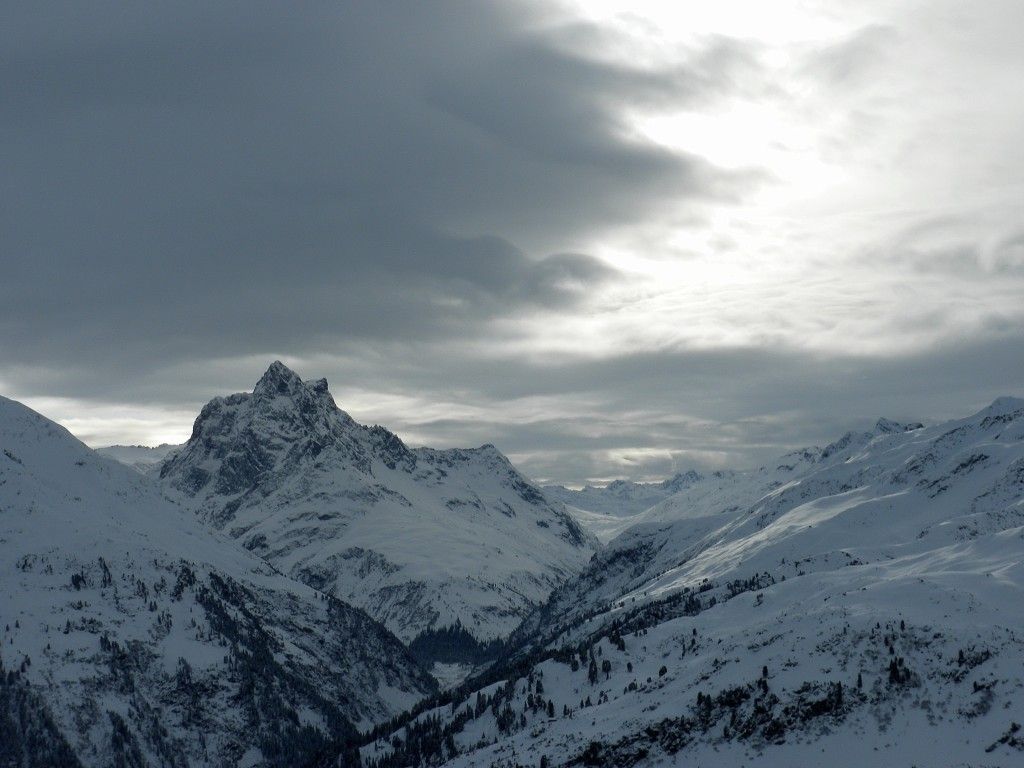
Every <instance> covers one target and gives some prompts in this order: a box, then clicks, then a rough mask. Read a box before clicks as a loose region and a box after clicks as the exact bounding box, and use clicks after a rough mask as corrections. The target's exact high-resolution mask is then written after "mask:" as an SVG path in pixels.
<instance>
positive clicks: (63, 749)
mask: <svg viewBox="0 0 1024 768" xmlns="http://www.w3.org/2000/svg"><path fill="white" fill-rule="evenodd" d="M0 571H2V574H3V576H2V578H0V664H2V668H3V672H2V673H0V763H2V764H3V765H12V766H13V765H17V766H64V765H68V766H71V765H86V766H110V765H119V766H121V765H123V766H175V767H178V766H201V765H204V766H205V765H225V766H227V765H230V766H235V765H282V766H285V765H289V766H290V765H294V764H296V763H299V762H300V761H301V760H302V759H303V756H308V755H310V754H312V753H313V752H315V751H316V750H317V749H319V748H322V747H323V745H324V744H326V743H328V741H329V740H330V741H331V742H333V741H334V740H336V739H344V738H345V737H346V736H350V735H352V734H353V733H354V729H355V728H357V727H366V726H369V725H372V724H374V723H377V722H380V721H381V720H384V719H386V718H388V717H390V716H392V715H394V714H395V713H396V712H398V711H400V710H402V709H405V708H407V707H409V706H411V705H412V704H414V703H415V702H416V701H417V700H418V699H420V698H421V697H422V696H424V695H426V694H429V693H431V692H432V691H434V690H435V684H434V682H433V680H432V679H431V678H430V677H429V676H428V675H427V674H426V673H425V672H424V671H423V670H422V669H421V668H420V667H419V666H418V665H417V663H416V662H415V661H414V660H413V659H412V658H411V656H410V655H409V654H408V652H407V651H406V649H405V648H404V646H403V645H402V644H401V643H400V642H399V641H398V639H397V638H395V637H394V636H393V635H392V634H391V633H390V632H388V631H387V630H386V629H385V628H384V627H383V626H381V625H380V624H379V623H377V622H376V621H374V620H373V619H371V618H370V617H369V616H367V615H366V614H365V613H363V612H362V611H359V610H357V609H355V608H352V607H350V606H348V605H346V604H344V603H343V602H341V601H339V600H337V599H335V598H333V597H332V598H329V597H328V596H327V595H324V594H322V593H319V592H317V591H315V590H314V589H312V588H311V587H309V586H307V585H304V584H300V583H298V582H296V581H293V580H291V579H289V578H287V577H285V576H283V575H281V574H280V573H278V572H277V571H275V570H274V569H273V568H272V567H271V566H269V565H268V564H266V563H265V562H263V561H262V560H260V559H259V558H257V557H255V556H254V555H252V554H251V553H249V552H246V551H245V550H243V549H242V548H240V547H239V546H238V545H237V543H236V542H234V541H232V540H230V539H228V538H226V537H223V536H220V535H218V534H214V533H212V532H210V531H208V530H207V529H206V528H205V527H203V526H202V525H201V524H200V523H199V521H197V520H196V519H195V516H194V515H193V514H192V513H191V512H189V511H187V510H184V509H181V508H180V507H178V506H177V505H175V504H173V503H171V502H169V501H168V500H166V499H165V498H164V497H163V496H162V494H161V492H160V489H159V488H158V487H157V486H156V485H155V483H153V481H151V480H150V479H148V478H146V477H143V476H142V475H140V474H138V473H137V472H135V471H133V470H131V469H129V468H128V467H125V466H123V465H121V464H118V463H116V462H115V461H113V460H110V459H107V458H104V457H102V456H100V455H98V454H97V453H96V452H94V451H92V450H90V449H89V448H87V447H86V446H85V445H83V444H82V443H80V442H79V441H78V440H76V439H75V438H74V437H72V436H71V435H70V434H69V433H68V432H67V431H66V430H65V429H64V428H63V427H60V426H58V425H56V424H54V423H53V422H51V421H49V420H47V419H46V418H44V417H43V416H40V415H39V414H37V413H35V412H34V411H31V410H30V409H28V408H26V407H25V406H23V405H21V404H19V403H16V402H14V401H11V400H8V399H5V398H0Z"/></svg>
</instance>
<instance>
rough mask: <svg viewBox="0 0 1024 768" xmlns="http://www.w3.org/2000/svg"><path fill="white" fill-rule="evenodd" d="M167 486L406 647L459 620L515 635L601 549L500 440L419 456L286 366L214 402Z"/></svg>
mask: <svg viewBox="0 0 1024 768" xmlns="http://www.w3.org/2000/svg"><path fill="white" fill-rule="evenodd" d="M159 477H160V482H161V484H162V486H163V487H164V489H165V491H166V492H167V493H168V494H169V495H170V496H171V497H172V498H175V499H176V500H178V501H180V503H182V504H183V505H186V506H188V507H189V508H191V509H193V510H194V511H195V512H196V513H197V514H198V515H199V516H200V518H201V519H203V520H204V521H206V522H207V523H208V524H210V525H212V526H214V527H215V528H217V529H220V530H223V531H224V532H225V533H227V534H229V535H230V536H232V537H235V538H238V539H239V540H240V541H241V542H242V543H243V545H244V546H245V547H247V548H248V549H250V550H252V551H253V552H254V553H256V554H259V555H260V556H261V557H263V558H265V559H266V560H267V561H268V562H270V563H272V564H274V566H275V567H277V568H279V569H280V570H282V571H283V572H285V573H288V574H290V575H292V576H294V577H295V578H298V579H300V580H301V581H304V582H305V583H307V584H310V585H312V586H314V587H316V588H318V589H322V590H325V591H327V592H330V593H332V594H334V595H336V596H338V597H339V598H341V599H343V600H346V601H350V602H352V603H353V604H355V605H358V606H360V607H362V608H364V609H365V610H366V611H368V612H369V613H370V614H371V615H373V616H375V617H376V618H378V619H379V620H380V621H382V622H383V623H384V624H385V625H386V626H388V627H389V628H390V629H391V630H392V631H394V632H395V633H396V634H397V635H398V636H399V637H401V638H402V639H403V640H405V641H407V642H408V641H411V640H413V639H414V638H416V637H417V636H419V635H421V634H422V633H424V632H430V631H433V630H442V629H445V628H450V627H454V626H456V625H461V627H463V628H465V630H466V631H467V632H468V633H470V634H471V635H472V636H473V637H475V638H476V639H477V640H479V641H482V642H486V641H490V640H493V639H496V638H501V637H504V636H506V635H508V634H509V633H510V632H511V631H512V630H513V629H514V628H515V627H516V626H517V625H518V623H519V622H520V621H521V620H522V618H523V617H524V616H525V615H526V613H528V612H529V611H530V610H531V609H532V608H533V607H535V606H536V605H538V604H540V602H541V601H542V600H543V599H544V598H546V597H547V595H548V594H549V593H550V591H551V590H552V589H553V588H555V587H556V586H557V585H558V584H560V583H562V582H563V581H565V580H566V579H567V578H569V577H571V576H572V575H573V574H575V573H577V572H579V571H580V570H581V569H582V568H583V567H584V566H585V565H586V563H587V561H588V560H589V559H590V557H591V555H592V554H593V553H594V551H596V549H597V547H598V545H597V543H596V541H595V540H594V539H593V537H591V536H590V535H589V534H587V533H586V532H584V531H583V529H581V528H580V526H579V525H578V524H577V522H576V521H575V520H574V519H573V518H572V517H571V516H570V515H569V514H567V513H566V511H565V510H564V507H563V505H561V504H560V503H558V502H555V501H550V500H549V499H548V498H547V497H546V496H545V494H544V493H543V492H542V491H541V490H540V489H538V488H537V487H536V486H534V485H533V484H531V483H530V482H529V481H528V480H526V478H524V477H523V476H522V475H521V474H520V473H519V472H517V471H516V469H515V468H514V467H513V466H512V465H511V464H510V463H509V461H508V459H507V458H505V456H503V455H502V454H501V453H500V452H499V451H498V450H497V449H496V448H495V447H494V446H492V445H485V446H482V447H480V448H476V449H452V450H434V449H430V448H416V449H410V448H408V447H407V446H406V445H405V444H404V443H403V442H402V441H401V439H399V438H398V436H397V435H395V434H394V433H392V432H390V431H389V430H387V429H385V428H384V427H380V426H373V427H366V426H363V425H360V424H358V423H356V422H355V420H353V419H352V418H351V416H349V415H348V414H347V413H345V412H344V411H342V410H340V409H339V408H338V407H337V405H336V404H335V402H334V400H333V398H332V397H331V395H330V392H329V391H328V387H327V382H326V380H324V379H320V380H316V381H303V380H302V379H301V378H299V376H298V375H297V374H295V372H294V371H292V370H290V369H289V368H288V367H287V366H285V365H284V364H282V363H280V362H275V363H273V364H272V365H271V366H270V367H269V368H268V369H267V371H266V373H265V374H264V375H263V376H262V377H261V378H260V380H259V382H257V384H256V386H255V388H254V389H253V391H252V393H241V394H234V395H229V396H227V397H218V398H214V399H213V400H211V401H210V402H209V403H208V404H207V405H206V406H204V407H203V409H202V411H201V412H200V414H199V416H198V418H197V419H196V422H195V426H194V429H193V433H192V436H191V437H190V439H189V440H188V442H186V443H185V444H184V445H183V446H182V447H181V448H180V449H179V450H178V451H176V452H175V453H174V454H173V455H171V456H169V457H168V458H167V460H166V461H165V462H164V463H163V464H162V465H161V467H160V471H159Z"/></svg>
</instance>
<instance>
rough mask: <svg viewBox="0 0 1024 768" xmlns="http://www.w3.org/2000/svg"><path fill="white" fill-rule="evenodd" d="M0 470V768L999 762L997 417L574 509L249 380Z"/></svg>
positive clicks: (290, 382) (1002, 619) (1019, 418)
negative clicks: (105, 440) (141, 431)
mask: <svg viewBox="0 0 1024 768" xmlns="http://www.w3.org/2000/svg"><path fill="white" fill-rule="evenodd" d="M0 448H2V453H0V569H2V572H3V577H2V580H0V630H2V632H3V634H2V635H0V663H2V664H3V674H2V676H0V765H3V766H7V765H11V766H19V767H20V766H64V765H67V766H133V767H135V766H140V767H141V766H153V767H154V768H155V767H157V766H159V767H161V768H163V767H164V766H167V767H168V768H178V767H184V766H195V767H199V766H264V765H267V766H355V765H361V766H364V768H387V767H389V766H426V765H431V766H434V765H451V766H467V767H468V766H480V767H481V768H482V767H485V766H488V767H489V766H503V767H505V768H513V767H516V766H531V767H534V768H537V767H540V768H546V767H553V766H659V765H680V766H683V765H685V766H690V765H693V766H709V767H715V766H722V767H725V766H766V767H768V768H782V767H783V766H787V767H788V766H798V767H807V768H810V767H811V766H819V765H823V764H828V765H830V766H835V767H836V768H845V767H846V766H850V767H851V768H852V767H853V766H865V765H884V766H921V767H924V766H934V767H936V768H938V767H939V766H943V767H946V766H959V767H961V768H967V767H971V768H975V767H977V768H980V767H982V766H1016V765H1024V731H1022V728H1021V723H1024V564H1022V560H1024V400H1016V399H1012V398H1000V399H999V400H996V401H995V402H994V403H992V404H991V405H990V406H988V407H986V408H984V409H983V410H981V411H979V412H978V413H975V414H974V415H971V416H968V417H966V418H963V419H960V420H957V421H951V422H946V423H939V424H933V425H929V426H923V425H921V424H916V423H911V424H901V423H896V422H893V421H889V420H886V419H879V420H878V422H877V423H876V424H875V426H874V427H873V428H872V429H871V430H867V431H862V432H849V433H847V434H845V435H843V436H842V437H840V438H839V439H838V440H836V441H835V442H833V443H831V444H829V445H827V446H825V447H808V448H803V449H800V450H796V451H793V452H791V453H788V454H786V455H784V456H781V457H780V458H779V459H778V460H776V461H773V462H771V463H770V464H768V465H766V466H763V467H759V468H755V469H744V468H737V469H734V470H721V471H704V470H701V471H697V470H690V471H685V472H682V473H679V474H677V475H675V476H673V477H671V478H668V479H666V480H664V481H662V482H654V483H634V482H629V481H626V480H621V481H616V482H613V483H610V484H608V485H607V486H601V487H597V486H588V487H586V488H583V489H581V490H573V489H567V488H563V487H560V486H543V487H539V486H537V485H535V484H534V483H532V482H531V481H530V480H529V479H528V478H526V477H524V476H523V475H522V474H520V473H519V472H518V471H517V470H516V469H515V468H514V467H513V466H512V464H511V463H510V462H509V461H508V459H507V458H505V456H503V455H502V454H501V453H500V452H499V451H498V450H497V449H496V448H495V447H493V446H491V445H485V446H482V447H480V448H474V449H448V450H434V449H430V448H411V447H408V446H407V445H405V444H404V443H403V442H402V440H401V439H400V438H399V437H398V436H396V435H395V434H393V433H392V432H390V431H389V430H387V429H385V428H384V427H380V426H371V427H367V426H363V425H361V424H358V423H357V422H356V421H355V420H353V419H352V418H351V417H350V416H349V415H348V414H346V413H345V412H344V411H342V410H340V409H339V408H338V407H337V406H336V405H335V403H334V400H333V398H332V397H331V395H330V393H329V391H328V387H327V383H326V381H324V380H318V381H303V380H302V379H301V378H300V377H299V376H298V375H297V374H296V373H295V372H293V371H291V370H290V369H289V368H287V367H286V366H285V365H283V364H281V363H278V362H275V363H273V364H272V365H271V366H270V368H269V369H268V370H267V371H266V373H265V374H264V375H263V377H262V378H261V379H260V380H259V381H258V383H257V384H256V386H255V388H254V389H253V391H252V392H251V393H243V394H234V395H229V396H227V397H217V398H214V399H213V400H211V401H210V402H209V403H208V404H207V405H206V406H205V407H204V408H203V409H202V411H201V412H200V414H199V416H198V418H197V419H196V421H195V425H194V428H193V432H192V436H191V437H190V438H189V440H188V441H187V442H186V443H185V444H184V445H181V446H160V447H159V448H158V449H152V450H148V449H145V448H143V447H139V446H113V447H111V448H109V449H103V453H105V455H101V453H99V452H97V451H93V450H91V449H89V448H88V447H86V446H85V445H83V444H82V443H81V442H79V441H78V440H76V439H75V438H74V437H73V436H71V435H70V434H69V433H68V432H67V431H66V430H65V429H64V428H63V427H60V426H58V425H57V424H55V423H53V422H51V421H49V420H47V419H46V418H45V417H43V416H41V415H39V414H37V413H35V412H34V411H32V410H30V409H28V408H26V407H25V406H22V405H20V404H19V403H16V402H13V401H11V400H6V399H2V398H0ZM118 462H121V463H118Z"/></svg>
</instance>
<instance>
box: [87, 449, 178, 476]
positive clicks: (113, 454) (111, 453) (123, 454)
mask: <svg viewBox="0 0 1024 768" xmlns="http://www.w3.org/2000/svg"><path fill="white" fill-rule="evenodd" d="M180 447H181V446H179V445H169V444H168V443H162V444H161V445H157V446H153V447H150V446H148V445H106V446H103V447H102V448H97V449H96V453H98V454H99V455H100V456H106V457H107V458H108V459H113V460H114V461H119V462H121V463H122V464H125V465H127V466H129V467H131V468H132V469H134V470H136V471H137V472H141V473H142V474H144V475H145V474H148V473H149V472H150V471H152V470H153V468H154V467H158V466H159V465H160V463H161V462H162V461H164V459H166V458H167V457H168V456H169V455H170V454H171V453H172V452H173V451H176V450H177V449H178V448H180Z"/></svg>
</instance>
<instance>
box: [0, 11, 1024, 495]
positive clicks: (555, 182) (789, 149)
mask: <svg viewBox="0 0 1024 768" xmlns="http://www.w3.org/2000/svg"><path fill="white" fill-rule="evenodd" d="M1022 29H1024V3H1021V2H1019V0H1005V1H1004V2H999V1H998V0H986V2H980V3H978V2H966V1H965V0H964V1H962V2H948V1H947V0H923V1H922V2H912V1H907V0H894V1H893V2H883V1H874V0H872V1H871V2H858V3H850V2H840V1H837V2H815V1H813V0H808V1H806V2H771V3H766V2H763V1H759V0H752V1H751V2H724V1H722V0H718V1H717V2H714V3H710V2H704V3H689V2H638V1H637V0H629V1H628V2H621V3H619V2H594V1H593V0H587V2H581V3H579V4H571V3H569V4H564V5H555V4H552V3H502V4H498V3H476V2H472V3H471V2H464V3H438V2H415V3H414V2H407V3H387V4H381V3H348V2H318V3H303V4H292V3H253V2H244V3H237V4H235V3H228V2H215V3H211V2H209V0H201V1H196V2H183V1H181V0H177V1H176V2H173V3H138V2H130V3H127V2H126V3H112V2H103V1H102V0H100V1H97V2H91V3H81V2H78V1H77V0H75V1H74V2H68V3H66V4H63V3H50V2H34V3H27V4H12V3H8V4H5V6H4V8H3V10H0V169H2V173H0V194H2V205H0V234H2V239H0V246H2V255H0V259H2V262H0V270H2V271H0V360H2V363H0V392H2V393H3V394H5V395H8V396H10V397H14V398H16V399H19V400H22V401H24V402H27V403H28V404H29V405H31V406H32V407H34V408H36V409H37V410H40V411H41V412H43V413H44V414H46V415H48V416H50V417H52V418H55V419H57V420H58V421H60V422H62V423H63V424H65V425H66V426H68V427H69V428H70V429H71V430H72V431H73V432H74V433H75V434H77V435H78V436H79V437H81V438H82V439H83V440H85V441H86V442H87V443H90V444H92V445H102V444H108V443H113V442H131V443H140V442H141V443H150V444H155V443H158V442H163V441H169V442H179V441H181V440H183V439H185V438H186V437H187V436H188V434H189V432H190V430H191V423H192V420H193V419H194V417H195V414H196V413H197V412H198V409H199V408H200V407H201V405H202V404H203V403H204V402H206V401H207V400H208V399H209V398H210V397H212V396H214V395H217V394H226V393H229V392H233V391H241V390H247V389H251V388H252V385H253V384H254V383H255V381H256V380H257V379H258V378H259V375H260V374H261V373H262V371H263V370H264V369H265V368H266V367H267V365H268V364H269V363H270V362H271V361H272V360H273V359H275V358H279V359H282V360H284V361H285V362H287V363H288V364H290V365H292V367H294V368H295V369H296V370H297V371H298V372H299V374H300V375H302V376H303V377H306V378H319V377H321V376H326V377H327V378H328V380H329V381H330V383H331V390H332V392H333V393H334V395H335V399H336V400H337V401H338V403H339V405H340V406H341V407H342V408H344V409H345V410H347V411H349V412H350V413H351V414H352V415H353V416H354V417H355V418H357V419H359V420H360V421H364V422H376V423H381V424H384V425H387V426H389V427H391V428H392V429H394V430H396V431H397V432H398V433H399V434H400V435H401V436H402V437H403V438H405V439H406V440H407V441H408V442H409V443H412V444H428V445H434V446H437V447H447V446H453V445H479V444H481V443H484V442H493V443H495V444H496V445H497V446H498V447H499V448H501V449H502V450H504V451H505V452H506V453H508V454H509V455H510V456H511V457H512V458H513V460H514V461H516V462H517V463H518V464H519V465H520V466H521V467H522V468H523V469H524V470H525V471H526V472H527V473H528V474H530V475H532V476H533V477H535V478H536V479H538V480H545V481H546V480H555V481H559V482H566V483H572V484H580V483H583V482H586V481H602V480H607V479H610V478H615V477H631V478H634V479H654V478H660V477H663V476H665V475H667V474H670V473H672V472H674V471H677V470H682V469H686V468H689V467H694V466H696V467H718V466H726V465H728V466H748V465H751V464H756V463H758V462H760V461H764V460H768V459H769V458H771V457H773V456H774V455H776V454H778V453H781V452H783V451H785V450H788V449H789V448H792V447H795V446H798V445H805V444H812V443H819V444H820V443H824V442H827V441H829V440H831V439H834V438H835V437H837V436H838V435H839V434H841V433H842V432H843V431H845V430H846V429H851V428H859V427H864V426H867V425H869V424H870V423H871V422H872V421H873V420H874V419H875V418H877V417H878V416H880V415H885V416H888V417H890V418H897V419H900V418H914V419H918V420H935V419H940V418H946V417H951V416H960V415H966V414H968V413H969V412H971V411H972V410H975V409H977V408H978V407H980V406H982V405H984V404H986V403H987V402H989V401H990V400H992V399H993V398H994V397H995V396H997V395H1000V394H1011V395H1024V215H1022V214H1024V140H1022V137H1024V46H1022V45H1021V44H1020V32H1021V30H1022Z"/></svg>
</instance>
